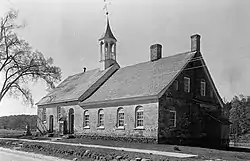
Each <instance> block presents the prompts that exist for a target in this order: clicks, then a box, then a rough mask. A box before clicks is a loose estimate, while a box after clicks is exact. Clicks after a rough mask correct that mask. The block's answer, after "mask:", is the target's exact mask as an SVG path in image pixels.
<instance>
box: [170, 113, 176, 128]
mask: <svg viewBox="0 0 250 161" xmlns="http://www.w3.org/2000/svg"><path fill="white" fill-rule="evenodd" d="M169 112H170V113H171V112H172V113H174V126H173V127H176V111H174V110H169Z"/></svg>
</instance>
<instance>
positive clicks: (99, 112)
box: [97, 109, 104, 128]
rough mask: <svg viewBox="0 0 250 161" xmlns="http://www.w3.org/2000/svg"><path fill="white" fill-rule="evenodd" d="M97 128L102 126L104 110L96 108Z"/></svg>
mask: <svg viewBox="0 0 250 161" xmlns="http://www.w3.org/2000/svg"><path fill="white" fill-rule="evenodd" d="M97 126H98V127H99V128H104V110H103V109H100V110H98V125H97Z"/></svg>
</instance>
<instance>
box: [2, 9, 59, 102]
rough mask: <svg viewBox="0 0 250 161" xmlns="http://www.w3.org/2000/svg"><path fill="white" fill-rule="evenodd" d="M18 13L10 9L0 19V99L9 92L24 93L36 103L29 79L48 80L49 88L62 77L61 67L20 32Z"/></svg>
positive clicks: (13, 94) (30, 100)
mask: <svg viewBox="0 0 250 161" xmlns="http://www.w3.org/2000/svg"><path fill="white" fill-rule="evenodd" d="M17 15H18V12H17V11H15V10H10V11H9V12H8V13H7V14H6V15H5V16H4V17H2V18H1V20H0V25H1V26H0V74H2V77H3V81H2V80H1V81H0V82H2V83H0V102H1V100H2V99H3V97H4V96H5V95H6V94H10V95H11V96H17V97H19V96H23V99H24V101H25V102H27V103H31V104H33V99H32V94H31V91H30V89H29V87H28V86H27V84H28V83H29V82H36V81H38V80H44V81H45V82H46V84H47V85H48V87H49V88H54V83H56V82H58V81H60V80H61V69H60V68H59V67H56V66H54V65H53V59H52V58H47V59H46V58H45V57H44V56H43V54H42V53H41V52H39V51H36V50H33V49H32V47H31V46H30V45H29V43H28V42H26V41H25V40H23V39H20V38H19V37H18V35H17V34H16V30H17V29H19V28H20V27H23V26H21V25H17V24H16V22H15V20H16V19H17Z"/></svg>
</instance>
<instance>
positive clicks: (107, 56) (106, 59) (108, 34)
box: [99, 12, 117, 70]
mask: <svg viewBox="0 0 250 161" xmlns="http://www.w3.org/2000/svg"><path fill="white" fill-rule="evenodd" d="M106 15H107V24H106V31H105V32H104V34H103V35H102V36H101V38H100V39H99V44H100V63H101V70H105V69H107V68H109V67H110V66H112V65H113V64H116V63H117V62H116V42H117V40H116V38H115V36H114V35H113V33H112V31H111V28H110V25H109V18H108V12H107V13H106Z"/></svg>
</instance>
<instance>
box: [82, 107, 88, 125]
mask: <svg viewBox="0 0 250 161" xmlns="http://www.w3.org/2000/svg"><path fill="white" fill-rule="evenodd" d="M86 116H88V117H86ZM87 118H88V119H87ZM83 128H89V111H88V110H85V111H84V113H83Z"/></svg>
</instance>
